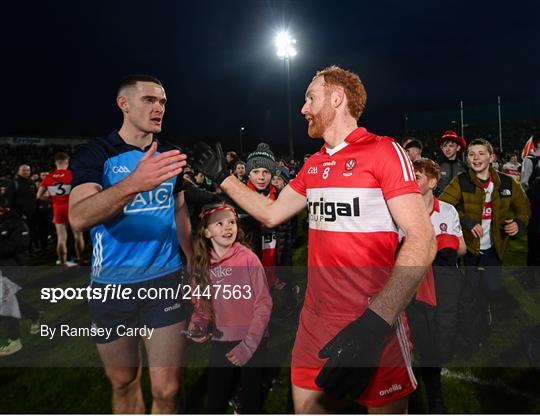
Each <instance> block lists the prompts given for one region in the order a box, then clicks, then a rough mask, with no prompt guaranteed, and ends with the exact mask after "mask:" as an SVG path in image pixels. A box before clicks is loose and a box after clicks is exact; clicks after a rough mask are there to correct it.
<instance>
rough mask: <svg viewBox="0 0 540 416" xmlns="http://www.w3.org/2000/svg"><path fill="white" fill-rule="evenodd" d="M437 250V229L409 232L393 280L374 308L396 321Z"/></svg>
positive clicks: (376, 301)
mask: <svg viewBox="0 0 540 416" xmlns="http://www.w3.org/2000/svg"><path fill="white" fill-rule="evenodd" d="M436 250H437V246H436V242H435V236H434V232H433V228H430V229H426V230H425V232H424V233H418V234H417V235H408V236H407V238H406V239H405V241H404V243H403V246H402V247H401V249H400V251H399V254H398V257H397V259H396V264H395V266H394V268H393V270H392V273H391V276H390V279H389V280H388V282H387V284H386V285H385V286H384V288H383V289H382V290H381V292H380V293H379V294H378V295H377V296H376V297H375V298H374V299H373V301H372V302H371V304H370V306H369V307H370V309H372V310H373V311H374V312H376V313H377V314H378V315H379V316H381V317H382V318H383V319H384V320H385V321H387V322H388V323H390V324H393V323H394V322H395V321H396V319H397V318H398V316H399V314H400V313H401V311H402V310H403V309H405V307H406V306H407V304H408V303H409V302H410V300H411V299H412V297H413V295H414V293H415V291H416V289H417V288H418V285H419V284H420V282H421V281H422V279H423V278H424V275H425V274H426V271H427V269H428V267H429V266H431V264H432V262H433V259H434V258H435V254H436V252H437V251H436Z"/></svg>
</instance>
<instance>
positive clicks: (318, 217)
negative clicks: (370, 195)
mask: <svg viewBox="0 0 540 416" xmlns="http://www.w3.org/2000/svg"><path fill="white" fill-rule="evenodd" d="M308 213H309V220H310V221H315V222H319V221H325V222H333V221H335V220H336V219H337V217H359V216H360V198H359V197H356V198H354V199H353V200H352V204H350V203H348V202H330V201H325V200H324V198H321V199H320V200H319V201H318V202H308Z"/></svg>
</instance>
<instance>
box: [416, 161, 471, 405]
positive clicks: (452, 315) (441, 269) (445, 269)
mask: <svg viewBox="0 0 540 416" xmlns="http://www.w3.org/2000/svg"><path fill="white" fill-rule="evenodd" d="M413 165H414V170H415V176H416V181H417V182H418V187H419V188H420V192H421V194H422V198H423V199H424V203H425V205H426V209H427V211H428V212H429V213H430V218H431V223H432V225H433V229H434V230H435V235H436V239H437V255H436V257H435V260H434V261H433V266H434V267H433V268H432V269H431V270H429V271H428V273H427V275H426V277H425V278H424V280H423V281H422V283H421V284H420V286H419V288H418V290H417V293H416V296H415V298H414V299H413V301H412V302H411V304H410V305H409V306H408V307H407V317H408V319H409V323H410V327H411V334H412V340H413V344H414V350H415V357H416V358H417V362H418V364H419V366H420V367H421V368H420V374H421V376H422V378H423V380H424V385H425V388H426V393H427V396H428V409H429V413H434V414H441V413H446V408H445V405H444V400H443V394H442V389H441V367H440V365H441V364H442V363H445V362H448V361H450V359H451V358H452V355H453V346H454V341H455V338H456V333H457V316H458V303H459V294H460V289H461V279H460V278H459V272H458V270H457V258H458V256H463V255H464V254H465V252H466V250H467V248H466V246H465V241H464V239H463V233H462V231H461V225H460V222H459V215H458V213H457V211H456V209H455V208H454V207H453V206H452V205H450V204H447V203H446V202H443V201H439V200H438V199H437V198H436V197H435V196H434V195H433V190H434V189H435V188H436V187H437V181H438V180H439V178H440V172H441V170H440V167H439V165H437V163H435V162H434V161H432V160H430V159H421V160H417V161H415V162H414V163H413Z"/></svg>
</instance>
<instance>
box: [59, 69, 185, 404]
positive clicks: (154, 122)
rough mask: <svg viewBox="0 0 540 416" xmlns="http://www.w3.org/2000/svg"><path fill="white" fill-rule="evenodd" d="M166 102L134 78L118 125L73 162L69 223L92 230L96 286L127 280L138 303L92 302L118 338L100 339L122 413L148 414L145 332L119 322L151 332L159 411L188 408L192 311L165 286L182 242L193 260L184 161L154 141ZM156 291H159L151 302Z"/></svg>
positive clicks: (176, 270) (173, 276)
mask: <svg viewBox="0 0 540 416" xmlns="http://www.w3.org/2000/svg"><path fill="white" fill-rule="evenodd" d="M166 101H167V99H166V96H165V90H164V89H163V87H162V85H161V82H160V81H159V80H157V79H156V78H153V77H150V76H148V75H134V76H130V77H127V78H126V79H125V80H124V81H123V82H122V83H121V84H120V88H119V89H118V97H117V99H116V103H117V105H118V107H119V108H120V110H121V111H122V114H123V124H122V127H121V128H120V130H117V131H116V130H115V131H113V132H112V133H110V134H109V135H108V136H105V137H102V138H99V139H96V140H92V141H90V142H88V143H86V144H85V145H83V146H81V148H80V149H79V151H78V152H77V153H76V154H75V155H74V157H73V160H72V162H71V169H72V171H73V190H72V191H71V197H70V200H69V219H70V223H71V226H72V227H73V228H74V229H75V230H79V231H83V230H86V229H91V235H92V242H93V246H94V249H93V256H92V276H91V278H92V287H93V288H104V287H106V286H107V285H110V284H114V283H116V284H118V283H121V284H122V287H123V288H130V289H131V291H132V292H131V293H132V294H133V295H134V296H133V297H134V299H133V297H130V299H108V300H107V301H105V302H103V301H102V300H101V299H90V300H89V304H90V312H91V316H92V320H93V324H94V326H95V327H97V328H105V329H108V330H110V331H111V332H110V334H111V335H110V336H109V337H107V336H97V337H96V342H97V346H98V351H99V354H100V356H101V359H102V361H103V363H104V366H105V371H106V373H107V376H108V378H109V380H110V381H111V384H112V388H113V411H114V412H115V413H144V411H145V408H144V401H143V397H142V391H141V385H140V375H141V368H140V365H141V362H140V337H138V336H126V335H122V334H123V333H125V332H124V331H119V329H120V328H134V329H141V328H144V329H146V333H147V334H149V333H150V331H149V330H150V329H152V330H153V331H152V334H153V335H147V336H145V337H143V341H144V344H145V349H146V351H147V355H148V365H149V369H150V378H151V382H152V395H153V399H154V400H153V404H152V412H154V413H177V412H178V411H179V410H181V394H180V393H181V369H180V365H181V358H182V352H183V347H184V338H183V335H181V330H183V329H185V311H184V308H183V305H182V301H181V299H175V298H174V297H173V296H171V295H170V294H165V291H164V290H163V289H172V290H173V291H174V293H178V290H177V288H178V287H179V285H180V282H181V276H180V273H181V268H182V261H181V258H180V253H179V249H178V242H180V244H181V246H182V249H183V251H184V253H185V254H186V256H187V258H188V259H189V258H190V257H191V254H192V253H191V252H192V248H191V240H190V232H191V230H190V223H189V215H188V212H187V207H186V205H185V204H184V197H183V194H182V192H180V184H181V180H178V179H177V176H178V175H179V174H180V172H181V171H182V168H183V166H184V165H185V163H186V162H185V156H184V155H182V154H180V151H179V150H167V148H166V147H164V146H163V145H161V144H160V143H159V142H158V141H157V140H156V139H155V137H154V135H155V134H157V133H159V132H160V131H161V125H162V122H163V115H164V113H165V103H166ZM150 290H154V291H156V292H157V291H159V292H158V293H160V296H159V298H158V299H155V298H154V299H153V300H151V299H150V297H151V296H146V295H149V294H150Z"/></svg>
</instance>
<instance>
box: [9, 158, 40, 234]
mask: <svg viewBox="0 0 540 416" xmlns="http://www.w3.org/2000/svg"><path fill="white" fill-rule="evenodd" d="M30 172H31V170H30V166H28V165H26V164H22V165H20V166H19V169H18V170H17V175H16V176H15V178H14V179H13V181H12V182H11V183H10V184H9V185H8V187H7V189H6V198H7V203H8V205H7V206H8V207H9V208H11V210H12V211H15V212H17V213H18V214H19V215H20V216H21V218H22V219H23V220H24V221H26V223H27V224H28V223H29V222H30V221H31V220H32V216H33V215H34V211H35V209H36V191H37V189H36V185H35V183H34V181H32V180H31V179H30ZM29 227H30V228H31V225H29Z"/></svg>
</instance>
